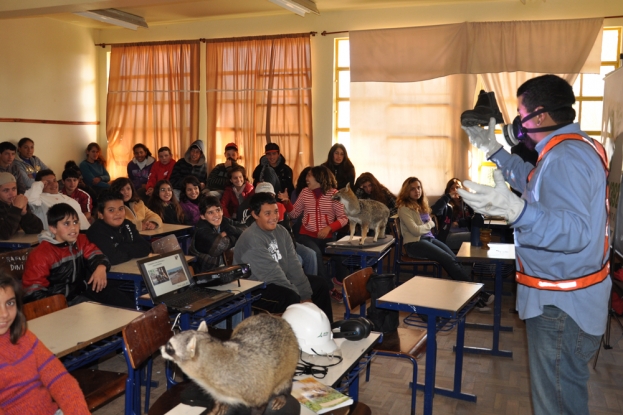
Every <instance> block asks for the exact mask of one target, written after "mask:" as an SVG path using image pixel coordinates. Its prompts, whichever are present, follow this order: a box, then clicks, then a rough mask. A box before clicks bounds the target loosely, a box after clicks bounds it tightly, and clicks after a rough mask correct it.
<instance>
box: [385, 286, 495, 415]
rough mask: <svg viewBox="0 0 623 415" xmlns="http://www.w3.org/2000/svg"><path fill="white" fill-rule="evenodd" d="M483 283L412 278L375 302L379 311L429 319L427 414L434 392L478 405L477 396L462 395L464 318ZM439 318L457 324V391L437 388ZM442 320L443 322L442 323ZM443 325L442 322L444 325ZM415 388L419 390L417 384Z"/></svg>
mask: <svg viewBox="0 0 623 415" xmlns="http://www.w3.org/2000/svg"><path fill="white" fill-rule="evenodd" d="M482 287H483V284H479V283H473V282H463V281H451V280H442V279H438V278H426V277H413V278H411V279H410V280H409V281H407V282H405V283H403V284H402V285H399V286H398V287H396V288H394V289H393V290H392V291H390V292H389V293H387V294H385V295H384V296H382V297H381V298H379V299H378V300H377V301H376V305H377V307H379V308H387V309H391V310H397V311H406V312H408V313H419V314H424V315H426V316H427V317H428V323H427V330H426V368H425V373H426V375H425V380H424V414H425V415H431V414H432V413H433V397H434V395H435V393H438V394H440V395H444V396H449V397H451V398H456V399H462V400H465V401H471V402H476V396H474V395H470V394H466V393H463V392H461V379H462V376H463V343H464V340H465V315H466V314H467V312H468V311H469V310H471V308H472V307H473V306H474V304H475V301H472V300H473V299H474V298H475V297H476V295H477V294H478V292H479V291H480V290H481V289H482ZM437 317H440V318H442V319H452V320H453V321H455V322H456V323H455V324H458V327H457V333H456V354H455V360H454V389H453V390H448V389H442V388H438V387H436V386H435V371H436V365H437V339H436V334H437V329H438V328H441V327H440V326H439V325H438V323H437ZM442 321H443V320H442ZM442 326H443V323H442ZM414 387H417V386H416V385H414Z"/></svg>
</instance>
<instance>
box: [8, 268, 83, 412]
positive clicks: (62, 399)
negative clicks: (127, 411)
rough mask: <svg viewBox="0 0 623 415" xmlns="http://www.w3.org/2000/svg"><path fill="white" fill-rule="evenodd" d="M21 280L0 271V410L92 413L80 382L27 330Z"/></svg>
mask: <svg viewBox="0 0 623 415" xmlns="http://www.w3.org/2000/svg"><path fill="white" fill-rule="evenodd" d="M22 305H23V303H22V298H21V292H20V289H19V282H17V281H16V280H15V279H14V278H13V277H11V276H10V275H6V274H0V362H1V364H0V413H2V414H6V415H23V414H41V415H62V414H65V415H69V414H71V415H82V414H85V415H86V414H89V413H90V412H89V408H88V407H87V403H86V401H85V400H84V395H83V394H82V391H81V390H80V386H79V385H78V382H77V381H76V379H74V378H73V377H72V376H71V375H70V374H69V373H67V371H66V370H65V367H64V366H63V364H62V363H61V362H60V361H59V360H58V359H57V358H56V357H55V356H54V355H53V354H52V352H50V350H48V348H47V347H45V345H44V344H43V343H42V342H40V341H39V339H37V337H36V336H35V335H34V334H33V333H32V332H31V331H29V330H28V326H27V323H26V317H25V316H24V313H23V311H22Z"/></svg>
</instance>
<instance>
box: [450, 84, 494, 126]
mask: <svg viewBox="0 0 623 415" xmlns="http://www.w3.org/2000/svg"><path fill="white" fill-rule="evenodd" d="M491 117H495V121H496V124H503V123H504V118H503V117H502V113H501V112H500V108H499V107H498V103H497V101H496V100H495V92H493V91H491V92H485V91H484V90H482V89H481V90H480V94H479V95H478V100H477V101H476V105H475V106H474V109H473V110H467V111H464V112H463V114H461V125H462V126H463V127H471V126H473V125H482V126H487V125H489V119H490V118H491Z"/></svg>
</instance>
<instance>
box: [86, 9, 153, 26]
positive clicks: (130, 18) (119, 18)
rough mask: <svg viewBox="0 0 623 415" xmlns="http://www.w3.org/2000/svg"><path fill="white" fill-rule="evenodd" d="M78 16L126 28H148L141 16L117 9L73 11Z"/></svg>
mask: <svg viewBox="0 0 623 415" xmlns="http://www.w3.org/2000/svg"><path fill="white" fill-rule="evenodd" d="M74 14H77V15H78V16H82V17H87V18H89V19H93V20H97V21H100V22H104V23H110V24H113V25H116V26H121V27H125V28H126V29H132V30H136V29H138V28H139V26H140V27H144V28H145V29H148V28H149V26H147V23H146V22H145V19H143V18H142V17H141V16H136V15H134V14H130V13H126V12H122V11H121V10H117V9H100V10H87V11H86V12H75V13H74Z"/></svg>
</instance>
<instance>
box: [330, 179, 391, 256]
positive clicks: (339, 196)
mask: <svg viewBox="0 0 623 415" xmlns="http://www.w3.org/2000/svg"><path fill="white" fill-rule="evenodd" d="M332 199H333V200H337V201H339V202H340V203H342V204H343V205H344V211H345V212H346V216H347V217H348V224H349V225H350V239H349V240H350V241H352V240H353V236H354V235H355V227H356V226H357V224H359V225H361V240H360V241H359V245H363V244H364V242H365V240H366V235H368V230H369V229H374V239H373V241H374V242H376V241H377V239H378V238H379V237H380V238H381V239H382V238H385V226H386V225H387V220H388V219H389V208H388V207H387V206H385V205H384V204H382V203H381V202H377V201H376V200H365V199H361V200H360V199H357V196H356V195H355V193H354V192H353V191H352V190H351V189H350V183H346V187H345V188H343V189H340V190H338V191H337V193H335V194H334V195H333V197H332Z"/></svg>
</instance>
